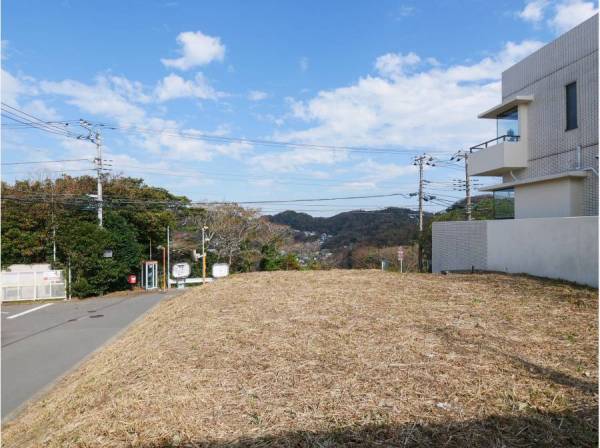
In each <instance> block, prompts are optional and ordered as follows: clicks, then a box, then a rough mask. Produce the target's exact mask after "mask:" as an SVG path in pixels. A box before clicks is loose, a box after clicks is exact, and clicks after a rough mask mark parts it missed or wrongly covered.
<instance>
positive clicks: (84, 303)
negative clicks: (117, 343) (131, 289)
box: [1, 291, 177, 421]
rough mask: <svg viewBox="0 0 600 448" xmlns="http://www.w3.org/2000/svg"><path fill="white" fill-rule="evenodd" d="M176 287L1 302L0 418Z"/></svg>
mask: <svg viewBox="0 0 600 448" xmlns="http://www.w3.org/2000/svg"><path fill="white" fill-rule="evenodd" d="M176 293H177V292H176V291H173V292H171V293H169V294H163V293H151V294H150V293H141V294H139V295H135V296H126V297H106V298H92V299H87V300H81V301H75V300H73V301H60V302H59V301H57V302H53V303H52V304H51V305H47V306H44V307H43V308H40V309H37V310H34V311H30V312H28V313H25V314H23V315H20V316H17V315H18V314H20V313H23V312H26V311H28V310H33V309H34V308H37V307H40V306H41V305H45V304H43V303H36V304H28V305H13V304H10V305H6V306H2V308H1V310H2V338H1V340H2V420H3V421H4V420H5V419H7V417H8V419H10V418H11V414H12V413H13V412H14V411H15V410H17V409H18V408H19V407H20V406H21V405H23V404H24V403H25V402H27V401H28V400H30V399H31V398H33V397H35V396H36V394H38V393H39V392H41V391H43V390H44V389H45V388H46V387H47V386H49V385H51V384H52V383H53V382H54V381H56V380H57V379H58V378H60V377H61V376H62V375H64V374H65V373H67V372H68V371H69V370H70V369H72V368H73V367H74V366H75V365H76V364H77V363H78V362H80V361H81V360H83V359H84V358H85V357H86V356H88V355H89V354H91V353H92V352H93V351H94V350H96V349H98V348H99V347H101V346H102V345H103V344H104V343H106V342H107V341H108V340H109V339H110V338H111V337H113V336H115V335H117V334H118V333H119V332H120V331H121V330H123V329H124V328H126V327H127V326H128V325H129V324H130V323H132V322H133V321H134V320H135V319H136V318H137V317H139V316H141V315H142V314H143V313H144V312H146V311H148V310H149V309H150V308H152V307H153V306H154V305H156V304H157V303H158V302H159V301H161V300H163V299H164V298H165V297H169V296H172V295H173V294H176ZM11 316H14V317H12V318H11Z"/></svg>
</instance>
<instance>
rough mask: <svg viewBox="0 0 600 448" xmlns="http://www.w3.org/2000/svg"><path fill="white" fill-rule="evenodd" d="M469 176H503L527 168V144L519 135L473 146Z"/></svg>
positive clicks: (502, 137)
mask: <svg viewBox="0 0 600 448" xmlns="http://www.w3.org/2000/svg"><path fill="white" fill-rule="evenodd" d="M471 152H472V154H471V155H470V156H469V176H501V175H503V174H505V173H508V172H509V171H512V170H516V169H520V168H527V145H526V142H524V141H523V140H522V139H521V138H520V137H519V136H518V135H502V136H500V137H497V138H494V139H492V140H488V141H487V142H483V143H480V144H479V145H476V146H473V147H471Z"/></svg>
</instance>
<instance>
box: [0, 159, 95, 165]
mask: <svg viewBox="0 0 600 448" xmlns="http://www.w3.org/2000/svg"><path fill="white" fill-rule="evenodd" d="M83 161H87V162H91V159H59V160H35V161H31V162H2V164H1V165H33V164H36V163H61V162H83Z"/></svg>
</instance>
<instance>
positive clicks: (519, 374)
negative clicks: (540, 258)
mask: <svg viewBox="0 0 600 448" xmlns="http://www.w3.org/2000/svg"><path fill="white" fill-rule="evenodd" d="M597 338H598V326H597V291H594V290H590V289H585V288H577V287H573V286H570V285H566V284H561V283H555V282H550V281H541V280H536V279H530V278H524V277H509V276H502V275H450V276H435V275H428V274H422V275H418V274H404V275H400V274H393V273H382V272H376V271H325V272H323V271H322V272H274V273H256V274H246V275H236V276H233V277H230V278H228V279H226V280H224V281H219V282H217V283H215V284H211V285H209V286H207V287H204V288H201V289H194V290H190V291H189V292H187V293H186V294H184V295H182V296H179V297H177V298H175V299H171V300H169V301H166V302H163V303H161V304H160V305H159V306H158V307H157V308H156V309H155V310H154V311H153V312H152V313H151V314H149V315H147V316H146V317H145V318H144V319H143V320H142V321H140V322H139V323H137V324H136V325H135V326H134V327H132V328H131V329H130V330H129V331H128V332H127V333H126V334H125V335H124V337H122V338H121V339H119V340H117V341H115V342H114V343H113V344H111V345H110V346H109V347H107V348H106V349H105V350H103V351H102V352H100V353H98V354H96V355H95V356H94V357H93V358H92V359H90V360H89V361H88V362H86V363H85V364H84V365H83V366H82V367H81V368H80V369H78V370H77V371H76V372H74V373H72V374H70V375H69V376H67V377H66V378H64V379H63V380H62V381H61V382H60V383H59V384H58V385H57V386H56V387H55V388H54V389H53V390H52V391H51V392H50V393H49V394H48V395H47V396H46V397H45V398H44V399H42V400H41V401H39V402H37V403H34V404H32V405H31V406H30V407H29V408H28V409H26V410H25V411H24V412H23V413H22V414H21V415H20V416H19V417H17V419H16V420H14V421H13V422H11V423H9V424H7V425H6V426H5V427H4V428H3V429H4V430H3V442H4V443H3V446H5V447H20V448H21V447H34V446H35V447H38V446H49V447H116V446H119V447H121V446H133V447H147V448H149V447H170V446H188V447H192V446H216V447H224V446H235V447H246V446H248V447H250V446H253V447H259V446H260V447H268V446H286V447H297V446H319V447H330V446H338V445H339V446H342V445H343V446H431V445H435V446H450V447H452V446H481V447H490V446H497V447H500V446H519V447H525V446H590V445H595V443H596V438H597V415H598V413H597V405H598V396H597V384H598V370H597Z"/></svg>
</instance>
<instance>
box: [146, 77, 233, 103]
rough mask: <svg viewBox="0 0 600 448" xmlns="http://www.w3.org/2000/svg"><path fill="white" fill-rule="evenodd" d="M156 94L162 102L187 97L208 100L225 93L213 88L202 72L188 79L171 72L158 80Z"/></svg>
mask: <svg viewBox="0 0 600 448" xmlns="http://www.w3.org/2000/svg"><path fill="white" fill-rule="evenodd" d="M154 94H155V96H156V99H157V100H158V101H160V102H162V101H168V100H172V99H176V98H186V97H191V98H198V99H201V100H207V99H216V98H218V97H220V96H223V95H224V94H223V93H221V92H217V91H216V90H215V89H213V88H212V87H211V85H210V84H209V82H208V80H207V79H206V78H205V77H204V75H203V74H202V73H200V72H198V73H196V76H195V77H194V79H193V80H186V79H183V78H182V77H181V76H178V75H175V74H173V73H171V74H170V75H169V76H166V77H165V78H163V79H162V80H161V81H159V82H158V84H157V86H156V89H155V90H154Z"/></svg>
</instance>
